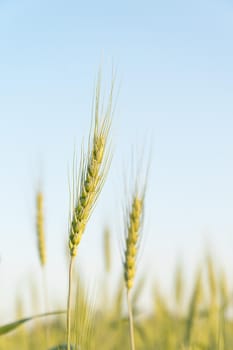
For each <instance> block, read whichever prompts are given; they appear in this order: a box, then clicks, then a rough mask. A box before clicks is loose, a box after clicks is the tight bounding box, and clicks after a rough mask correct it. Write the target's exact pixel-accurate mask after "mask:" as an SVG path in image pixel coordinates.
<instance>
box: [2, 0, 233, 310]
mask: <svg viewBox="0 0 233 350" xmlns="http://www.w3.org/2000/svg"><path fill="white" fill-rule="evenodd" d="M232 15H233V5H232V3H231V2H230V1H228V0H224V1H189V2H187V1H171V0H170V1H163V2H161V1H151V2H150V1H145V2H143V3H142V2H131V1H128V2H123V1H118V2H115V3H113V2H107V1H98V2H86V3H84V2H77V1H66V2H63V1H53V0H51V1H43V0H41V1H33V2H32V1H20V2H16V1H3V0H2V1H1V2H0V73H1V78H0V149H1V150H2V151H1V172H0V179H1V181H0V193H1V196H0V210H1V220H0V231H1V234H0V253H1V257H2V263H1V266H0V274H1V280H3V281H4V284H5V286H6V288H5V292H4V291H1V293H3V295H6V294H7V295H8V298H10V299H11V300H14V293H13V292H12V294H11V293H8V290H9V289H10V290H12V286H17V287H18V290H20V291H22V293H23V289H24V285H25V283H26V281H27V279H28V276H29V275H30V273H31V272H32V271H37V272H36V273H38V274H39V269H38V258H37V251H36V245H35V232H34V193H35V188H36V183H37V180H38V177H39V176H42V178H43V187H44V192H45V197H46V229H47V240H48V242H47V244H48V248H47V249H48V274H49V276H50V281H51V290H52V288H58V286H59V288H60V286H61V285H62V286H64V285H65V282H66V271H65V267H64V266H65V258H64V244H65V243H64V242H65V237H66V234H67V216H68V200H69V197H68V180H67V169H68V167H69V165H70V164H71V160H72V155H73V151H74V145H76V149H77V152H79V148H80V144H81V142H82V140H83V137H84V138H85V137H86V136H87V135H88V130H89V125H90V119H91V102H92V96H93V88H94V82H95V78H96V74H97V71H98V68H99V65H100V63H101V65H102V71H103V90H104V91H107V87H108V86H109V83H110V81H111V69H112V65H113V66H114V67H116V70H117V91H118V90H119V93H118V97H117V108H116V112H115V116H114V123H113V139H114V159H113V163H112V168H111V171H110V174H109V177H108V180H107V183H106V186H105V188H104V191H103V193H102V195H101V198H100V200H99V203H98V205H97V207H96V211H95V212H94V214H93V217H92V219H91V221H90V223H89V226H88V228H87V232H86V235H85V237H84V238H83V242H82V247H81V248H80V257H79V260H80V264H82V265H83V266H84V269H86V271H88V273H90V276H92V273H91V271H93V266H95V268H96V271H100V270H101V266H102V262H101V256H100V254H101V244H102V242H101V233H102V229H103V226H104V224H105V223H108V224H109V225H111V226H112V231H113V242H114V244H113V246H114V247H115V246H116V247H115V251H114V253H115V262H116V265H117V259H118V258H119V256H118V252H117V250H118V249H117V235H118V234H119V231H120V230H121V228H122V225H121V211H120V205H121V202H120V201H121V199H122V197H123V196H122V195H120V194H121V193H122V191H123V189H122V182H123V181H122V178H123V176H122V173H123V170H122V169H123V165H124V164H127V161H128V159H129V158H130V155H131V151H132V148H135V147H137V148H138V149H140V147H145V146H144V145H145V143H146V141H147V140H148V139H149V140H152V150H153V152H152V153H153V155H152V164H151V173H150V180H149V186H148V196H147V212H146V217H147V221H146V236H147V239H146V242H145V247H144V252H145V253H144V255H143V256H142V258H141V260H140V267H141V271H143V267H145V266H147V267H148V266H152V268H151V269H150V271H151V275H150V277H154V276H155V277H157V276H159V277H160V279H161V280H162V284H163V285H164V286H165V288H167V287H168V286H169V283H170V281H171V278H172V273H173V271H174V262H175V261H176V259H177V258H178V257H180V258H181V259H183V261H185V265H186V269H187V274H189V272H190V271H192V270H193V268H194V266H195V264H196V263H197V261H198V260H199V258H202V256H203V253H204V251H205V246H207V245H208V244H210V243H211V246H212V250H213V251H214V252H216V255H217V257H218V258H219V261H220V262H221V264H222V265H223V266H225V267H226V268H227V269H228V270H229V271H232V270H233V266H232V265H233V264H232V261H231V255H232V254H231V252H232V249H231V247H232V245H233V238H232V237H233V236H232V231H233V222H232V211H233V181H232V179H233V157H232V155H233V138H232V131H233V106H232V93H233V69H232V61H233V47H232V34H233V24H232V23H233V22H232ZM128 170H129V169H128ZM126 171H127V167H126ZM93 231H94V232H93ZM90 246H91V254H90V252H89V249H90ZM90 255H91V256H90ZM56 268H57V269H58V270H59V271H61V273H60V272H59V273H56V274H54V271H55V270H56ZM117 272H118V270H117V268H116V273H117ZM93 274H94V273H93ZM63 275H64V277H62V276H63ZM9 276H10V278H9ZM93 278H96V277H95V276H93ZM61 290H62V288H61ZM6 291H7V292H6ZM64 293H65V288H64ZM1 307H2V308H3V309H4V306H0V308H1Z"/></svg>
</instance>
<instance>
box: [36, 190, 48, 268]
mask: <svg viewBox="0 0 233 350" xmlns="http://www.w3.org/2000/svg"><path fill="white" fill-rule="evenodd" d="M43 206H44V197H43V193H42V192H41V191H38V192H37V195H36V231H37V246H38V253H39V259H40V263H41V266H44V265H45V264H46V251H45V233H44V213H43V210H44V208H43Z"/></svg>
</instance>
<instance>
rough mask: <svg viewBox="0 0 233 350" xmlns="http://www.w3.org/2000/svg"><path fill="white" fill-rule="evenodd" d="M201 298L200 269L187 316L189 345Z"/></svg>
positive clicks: (185, 338) (186, 344) (186, 343)
mask: <svg viewBox="0 0 233 350" xmlns="http://www.w3.org/2000/svg"><path fill="white" fill-rule="evenodd" d="M201 298H202V275H201V270H200V269H199V270H198V271H197V274H196V280H195V284H194V289H193V293H192V296H191V300H190V304H189V310H188V317H187V321H186V326H185V337H184V344H185V346H187V347H189V346H191V336H192V332H193V328H194V321H195V318H196V316H197V312H198V309H199V305H200V302H201Z"/></svg>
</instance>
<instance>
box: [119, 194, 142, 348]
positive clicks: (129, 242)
mask: <svg viewBox="0 0 233 350" xmlns="http://www.w3.org/2000/svg"><path fill="white" fill-rule="evenodd" d="M143 204H144V197H143V196H140V195H139V194H138V191H137V190H136V191H135V193H134V195H133V199H132V204H131V208H130V209H129V212H128V221H127V223H126V248H125V256H124V279H125V285H126V292H127V304H128V315H129V332H130V344H131V350H135V337H134V325H133V313H132V305H131V293H130V291H131V289H132V287H133V284H134V278H135V273H136V256H137V250H138V243H139V235H140V229H141V224H142V216H143Z"/></svg>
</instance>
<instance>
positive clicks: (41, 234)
mask: <svg viewBox="0 0 233 350" xmlns="http://www.w3.org/2000/svg"><path fill="white" fill-rule="evenodd" d="M36 231H37V248H38V254H39V260H40V265H41V269H42V275H43V297H44V312H48V288H47V279H46V269H45V266H46V244H45V231H44V196H43V193H42V191H41V190H38V192H37V194H36ZM45 338H46V345H47V342H48V330H47V327H46V326H45Z"/></svg>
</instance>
